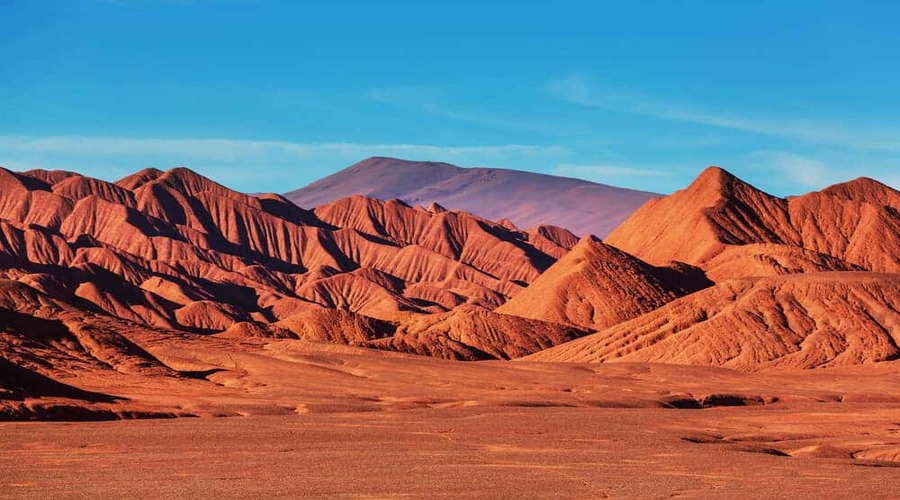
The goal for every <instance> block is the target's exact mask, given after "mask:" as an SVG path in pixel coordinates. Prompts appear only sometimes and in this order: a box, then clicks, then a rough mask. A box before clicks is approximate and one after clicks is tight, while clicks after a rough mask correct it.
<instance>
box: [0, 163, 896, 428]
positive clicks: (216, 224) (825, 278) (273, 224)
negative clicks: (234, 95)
mask: <svg viewBox="0 0 900 500" xmlns="http://www.w3.org/2000/svg"><path fill="white" fill-rule="evenodd" d="M373 162H374V163H373ZM382 164H385V165H387V167H384V166H382ZM391 165H396V162H394V161H393V160H385V159H373V160H369V161H367V162H363V163H361V164H358V165H356V166H354V167H352V168H351V169H350V170H351V171H354V172H363V173H365V172H366V171H367V169H370V170H372V171H374V172H379V171H382V172H383V171H385V170H384V169H387V170H388V171H392V170H391V168H390V166H391ZM403 167H404V168H406V169H411V171H414V172H419V173H421V174H422V175H424V176H425V177H424V178H425V179H430V178H431V177H430V176H431V174H432V169H435V168H437V169H446V170H448V171H450V172H457V170H456V167H450V166H435V165H432V164H414V163H403ZM345 173H346V171H345ZM345 173H342V174H338V177H334V176H333V177H331V178H327V179H325V180H323V183H324V184H319V186H320V187H322V186H326V185H335V183H337V181H338V180H339V179H340V176H341V175H345ZM482 174H485V172H481V173H479V174H478V175H482ZM361 175H362V174H361ZM455 175H461V174H459V172H457V173H456V174H454V176H455ZM467 175H474V174H467ZM497 175H501V174H497ZM502 175H513V174H502ZM529 175H530V174H529ZM362 177H363V178H366V177H365V175H362ZM411 177H413V178H414V176H411ZM454 178H455V177H454ZM325 181H327V182H325ZM410 182H412V181H410ZM416 182H417V181H416ZM423 182H424V181H423ZM488 184H490V183H488ZM410 185H412V184H410ZM338 187H340V186H338ZM0 189H2V193H3V197H2V201H0V359H2V364H0V370H2V374H3V378H2V380H3V384H2V386H0V399H2V400H5V401H13V402H15V401H18V402H19V403H8V404H5V405H3V404H0V407H2V408H3V409H2V411H3V412H5V413H2V414H4V415H6V416H7V417H8V418H42V417H40V415H46V413H43V414H40V412H38V410H37V409H35V408H37V407H36V406H34V405H31V406H29V404H30V403H27V401H30V400H31V399H33V398H38V399H40V397H42V396H44V397H51V396H52V397H56V398H63V399H66V400H69V399H76V400H88V401H106V402H115V401H116V399H115V396H114V394H110V393H108V392H104V391H101V390H100V389H102V388H104V387H107V388H108V386H104V385H103V384H98V383H97V382H96V380H100V379H102V380H104V381H109V380H126V379H127V380H129V381H130V382H128V383H129V384H132V383H144V382H135V380H145V381H146V380H156V379H157V378H159V379H160V380H174V381H178V380H183V379H185V377H187V378H197V377H199V378H200V379H202V380H201V381H200V382H198V381H196V380H192V381H191V382H190V384H187V383H186V384H184V387H188V386H190V387H194V385H192V384H195V383H208V380H206V378H207V377H208V375H209V373H213V372H214V371H215V370H224V369H227V365H228V363H227V362H226V361H222V363H224V364H222V365H218V366H219V367H218V368H209V366H210V364H209V362H208V361H207V362H204V363H198V362H195V361H191V359H193V358H192V357H191V356H194V355H192V354H191V353H192V352H195V353H196V352H200V351H198V349H202V346H213V345H214V346H218V347H217V349H221V350H224V351H228V350H229V349H234V350H240V349H242V347H241V346H246V345H250V344H254V343H257V344H258V343H259V342H264V343H265V342H269V341H272V340H273V339H287V340H291V339H295V340H299V341H309V342H320V343H329V344H346V345H353V346H357V347H361V348H367V350H366V352H372V353H385V354H384V355H387V351H395V352H399V353H406V354H415V355H425V356H431V357H438V358H446V359H453V360H472V361H473V360H489V359H499V360H506V359H516V358H518V359H524V360H526V361H534V362H548V361H552V362H568V363H584V362H587V363H591V362H603V363H608V362H617V361H620V362H621V361H627V362H654V363H672V364H689V365H705V366H723V367H729V368H733V369H737V370H742V371H765V370H772V369H810V368H822V367H829V366H838V365H863V364H866V365H868V364H872V363H889V362H891V361H893V360H895V359H898V358H900V347H898V345H900V344H898V342H900V302H898V300H900V299H898V298H900V281H898V280H900V278H898V276H900V261H898V256H900V212H898V206H900V205H898V203H900V193H898V192H897V191H896V190H893V189H891V188H890V187H888V186H885V185H883V184H880V183H878V182H877V181H874V180H872V179H857V180H853V181H849V182H847V183H843V184H838V185H835V186H832V187H829V188H827V189H824V190H822V191H818V192H814V193H809V194H806V195H803V196H798V197H794V198H790V199H784V198H778V197H775V196H771V195H768V194H766V193H764V192H762V191H760V190H758V189H756V188H754V187H753V186H751V185H749V184H747V183H745V182H743V181H741V180H740V179H738V178H736V177H734V176H733V175H731V174H730V173H728V172H727V171H725V170H722V169H719V168H716V167H710V168H708V169H706V170H705V171H703V172H702V173H701V174H700V175H699V176H698V177H697V179H696V180H695V181H694V182H693V183H692V184H691V185H690V186H688V187H687V188H685V189H684V190H682V191H678V192H675V193H673V194H672V195H669V196H665V197H659V198H652V199H649V200H648V201H646V203H644V204H643V205H642V206H641V207H640V208H639V209H637V210H636V211H634V212H633V213H632V214H630V215H629V216H628V218H627V219H626V220H625V221H624V222H623V223H622V224H620V225H619V226H618V227H617V228H616V229H615V230H614V231H613V232H612V233H611V234H610V235H609V237H608V238H606V239H604V240H601V239H599V238H597V237H595V236H590V235H588V236H584V237H581V238H579V237H577V236H576V235H575V234H574V233H573V232H571V231H569V230H568V229H564V228H562V227H557V226H551V225H539V226H535V227H531V228H529V229H525V230H522V229H518V227H517V225H515V224H510V223H509V222H508V221H501V222H494V221H491V220H489V219H487V218H485V217H483V216H480V215H474V214H472V213H469V212H466V211H462V210H450V209H447V208H445V207H444V206H442V204H441V203H437V201H436V200H431V199H422V200H421V201H422V204H421V205H418V206H417V205H413V204H411V203H409V202H407V201H403V200H400V199H390V200H380V199H376V198H371V197H366V196H362V195H359V194H356V195H352V196H348V197H345V198H340V199H336V200H332V201H328V202H323V203H320V204H317V205H316V206H314V207H312V208H311V209H309V210H307V209H305V208H300V207H299V206H297V205H296V204H294V203H292V202H291V201H290V200H288V199H287V198H285V197H283V196H280V195H276V194H261V195H246V194H242V193H239V192H236V191H233V190H231V189H228V188H226V187H224V186H222V185H220V184H217V183H215V182H213V181H212V180H210V179H207V178H204V177H202V176H200V175H198V174H196V173H195V172H192V171H190V170H188V169H184V168H176V169H172V170H169V171H165V172H164V171H160V170H155V169H147V170H142V171H140V172H136V173H135V174H133V175H130V176H127V177H125V178H123V179H120V180H118V181H116V182H114V183H110V182H104V181H101V180H98V179H93V178H89V177H85V176H81V175H79V174H76V173H72V172H61V171H44V170H32V171H27V172H12V171H8V170H0ZM335 189H337V188H335ZM341 189H350V190H353V189H355V187H343V188H341ZM423 192H424V191H423ZM482 195H483V194H482ZM506 201H509V200H506ZM523 213H524V212H523ZM162 345H166V346H169V347H165V348H163V347H160V346H162ZM254 345H255V344H254ZM171 346H177V347H171ZM224 351H223V352H224ZM235 352H237V351H235ZM197 355H199V354H197ZM201 368H202V369H201ZM209 369H212V370H213V372H209V373H207V372H206V371H205V370H209ZM98 377H99V378H98ZM116 377H119V378H116ZM121 377H126V378H125V379H123V378H121ZM210 380H211V379H210ZM179 384H180V382H179ZM191 390H193V389H191ZM23 401H25V402H23ZM45 411H49V410H45ZM120 416H121V415H120Z"/></svg>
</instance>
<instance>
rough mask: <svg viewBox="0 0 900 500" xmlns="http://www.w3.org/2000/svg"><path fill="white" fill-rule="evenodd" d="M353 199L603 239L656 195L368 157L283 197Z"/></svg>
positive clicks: (302, 202)
mask: <svg viewBox="0 0 900 500" xmlns="http://www.w3.org/2000/svg"><path fill="white" fill-rule="evenodd" d="M354 194H360V195H364V196H368V197H371V198H379V199H392V198H399V199H401V200H403V201H405V202H407V203H409V204H411V205H424V206H427V205H429V204H431V203H432V202H437V203H438V204H440V205H442V206H444V207H445V208H447V209H450V210H465V211H468V212H472V213H474V214H476V215H480V216H481V217H485V218H487V219H491V220H500V219H504V218H507V219H509V220H510V221H512V222H513V223H514V224H515V225H516V226H518V227H519V228H521V229H527V228H529V227H532V226H536V225H539V224H551V225H555V226H560V227H564V228H567V229H569V230H570V231H572V232H573V233H575V234H577V235H579V236H583V235H586V234H595V235H597V236H600V237H603V236H606V234H608V233H609V232H610V231H612V230H613V229H614V228H615V227H616V226H618V225H619V224H620V223H621V222H622V221H624V220H625V219H626V218H627V217H628V216H629V215H631V213H632V212H634V211H635V210H636V209H637V208H638V207H639V206H641V205H642V204H643V203H644V202H646V201H647V200H649V199H650V198H654V197H657V196H660V195H658V194H656V193H648V192H644V191H635V190H632V189H624V188H617V187H613V186H607V185H604V184H597V183H594V182H588V181H584V180H580V179H571V178H568V177H557V176H553V175H544V174H535V173H531V172H522V171H518V170H506V169H499V168H461V167H457V166H454V165H450V164H448V163H437V162H423V161H407V160H399V159H395V158H382V157H374V158H369V159H367V160H363V161H361V162H359V163H357V164H355V165H353V166H350V167H348V168H346V169H344V170H341V171H340V172H337V173H335V174H333V175H329V176H328V177H325V178H324V179H321V180H318V181H316V182H314V183H312V184H310V185H308V186H306V187H304V188H300V189H297V190H295V191H291V192H289V193H287V194H285V196H286V197H287V198H288V199H290V200H291V201H293V202H294V203H296V204H297V205H299V206H301V207H303V208H314V207H316V206H318V205H321V204H323V203H328V202H331V201H334V200H336V199H339V198H344V197H346V196H351V195H354Z"/></svg>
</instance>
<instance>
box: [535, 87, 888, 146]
mask: <svg viewBox="0 0 900 500" xmlns="http://www.w3.org/2000/svg"><path fill="white" fill-rule="evenodd" d="M548 90H549V92H550V93H551V94H552V95H553V96H555V97H556V98H558V99H561V100H563V101H567V102H571V103H574V104H579V105H582V106H588V107H594V108H602V109H608V110H612V111H619V112H625V113H631V114H636V115H643V116H649V117H653V118H661V119H665V120H675V121H682V122H689V123H696V124H700V125H709V126H713V127H720V128H728V129H733V130H741V131H744V132H752V133H756V134H762V135H769V136H776V137H783V138H789V139H799V140H802V141H806V142H811V143H819V144H832V145H838V146H844V147H851V148H859V149H867V150H873V151H900V139H898V137H900V135H898V134H890V133H884V132H883V131H872V130H860V129H859V128H854V129H853V130H850V129H848V128H847V127H846V126H844V125H842V124H838V123H824V122H819V121H812V120H797V119H790V120H764V119H751V118H746V117H742V116H737V115H733V114H726V113H715V112H710V111H708V110H704V109H702V108H698V107H695V106H689V105H686V104H682V103H677V102H670V101H665V100H660V99H658V98H655V97H653V96H648V95H643V94H641V93H639V92H635V91H628V90H623V89H618V88H611V87H606V86H602V85H599V84H597V83H596V82H595V81H594V80H593V79H591V78H589V77H585V76H581V75H571V76H568V77H565V78H560V79H557V80H554V81H552V82H551V83H550V85H549V87H548Z"/></svg>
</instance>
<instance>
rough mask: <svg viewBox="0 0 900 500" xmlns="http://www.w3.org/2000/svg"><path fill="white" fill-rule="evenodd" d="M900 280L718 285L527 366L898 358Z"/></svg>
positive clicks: (833, 276)
mask: <svg viewBox="0 0 900 500" xmlns="http://www.w3.org/2000/svg"><path fill="white" fill-rule="evenodd" d="M898 346H900V275H897V274H881V273H870V272H843V273H841V272H826V273H811V274H799V275H787V276H775V277H760V278H742V279H735V280H728V281H725V282H723V283H721V284H719V285H716V286H715V287H712V288H709V289H706V290H702V291H699V292H696V293H694V294H691V295H688V296H686V297H682V298H680V299H678V300H675V301H673V302H670V303H669V304H667V305H665V306H663V307H661V308H659V309H657V310H655V311H652V312H650V313H647V314H644V315H642V316H639V317H637V318H635V319H632V320H631V321H627V322H624V323H621V324H618V325H616V326H613V327H611V328H608V329H606V330H603V331H601V332H599V333H595V334H593V335H589V336H587V337H583V338H580V339H578V340H574V341H572V342H569V343H566V344H563V345H560V346H556V347H553V348H550V349H547V350H544V351H541V352H539V353H537V354H535V355H533V356H530V357H529V358H527V359H530V360H539V361H567V362H610V361H619V362H654V363H673V364H691V365H711V366H724V367H728V368H736V369H739V370H750V371H757V370H766V369H773V368H819V367H826V366H836V365H851V364H864V363H872V362H878V361H889V360H894V359H900V347H898Z"/></svg>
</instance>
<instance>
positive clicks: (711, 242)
mask: <svg viewBox="0 0 900 500" xmlns="http://www.w3.org/2000/svg"><path fill="white" fill-rule="evenodd" d="M898 199H900V194H898V193H897V191H895V190H893V189H891V188H889V187H887V186H885V185H883V184H880V183H878V182H876V181H874V180H872V179H865V178H861V179H857V180H854V181H850V182H847V183H844V184H838V185H835V186H832V187H830V188H827V189H825V190H822V191H819V192H815V193H809V194H806V195H803V196H798V197H795V198H790V199H783V198H777V197H774V196H771V195H768V194H766V193H763V192H762V191H759V190H757V189H755V188H754V187H752V186H750V185H749V184H747V183H745V182H743V181H741V180H740V179H737V178H736V177H734V176H733V175H731V174H729V173H728V172H726V171H724V170H722V169H719V168H717V167H710V168H708V169H706V170H705V171H704V172H703V173H702V174H701V175H700V176H699V177H698V178H697V179H696V180H695V181H694V182H693V183H692V184H691V185H690V186H689V187H688V188H686V189H684V190H681V191H678V192H676V193H674V194H672V195H671V196H667V197H665V198H660V199H655V200H651V201H649V202H648V203H647V204H645V205H644V206H642V207H641V208H640V209H638V210H637V211H636V212H635V213H634V214H633V215H632V216H631V217H629V218H628V220H626V221H625V222H624V223H622V225H621V226H619V227H618V228H616V230H615V231H613V232H612V233H611V234H610V235H609V237H608V238H607V239H606V241H607V242H608V243H609V244H611V245H614V246H616V247H618V248H621V249H623V250H625V251H626V252H629V253H632V254H634V255H635V256H637V257H639V258H641V259H643V260H646V261H647V262H650V263H652V264H656V265H665V264H667V263H668V262H670V261H673V260H676V261H681V262H686V263H689V264H693V265H699V266H701V267H704V268H705V267H707V264H708V263H709V262H710V261H711V260H713V259H715V258H716V257H718V256H720V254H721V253H723V252H726V251H730V250H731V249H732V248H733V247H735V246H743V245H751V244H766V245H769V246H770V248H772V251H773V252H774V253H776V254H779V255H781V256H786V255H787V254H791V255H790V257H789V259H790V261H791V263H790V264H789V265H788V266H783V265H782V263H780V262H777V260H776V261H772V262H768V266H767V269H765V270H764V269H762V268H763V267H766V266H765V264H767V263H766V262H764V261H765V260H767V259H765V258H764V257H763V258H753V257H752V256H750V255H748V256H746V257H744V258H743V259H738V260H737V261H735V265H733V266H728V267H723V266H722V265H721V264H722V261H721V260H720V261H719V262H718V263H717V264H718V267H719V269H718V272H717V274H718V277H719V278H729V277H741V276H750V275H752V274H748V273H747V271H746V269H745V266H744V265H743V264H748V263H751V266H752V267H755V268H756V269H755V270H754V272H756V273H764V274H768V275H777V274H784V273H785V272H790V270H791V268H797V269H801V270H805V271H808V270H845V269H854V268H856V269H866V270H870V271H879V272H898V271H900V213H898V211H897V208H896V206H897V204H898V201H897V200H898ZM772 245H783V246H786V247H793V248H783V249H776V248H774V247H771V246H772ZM796 249H802V251H798V250H796ZM731 258H734V256H732V257H731ZM782 258H783V257H782ZM754 260H755V262H754Z"/></svg>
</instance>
